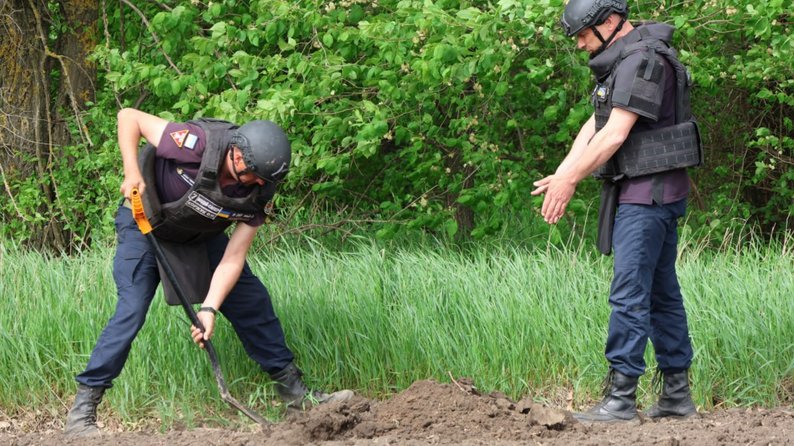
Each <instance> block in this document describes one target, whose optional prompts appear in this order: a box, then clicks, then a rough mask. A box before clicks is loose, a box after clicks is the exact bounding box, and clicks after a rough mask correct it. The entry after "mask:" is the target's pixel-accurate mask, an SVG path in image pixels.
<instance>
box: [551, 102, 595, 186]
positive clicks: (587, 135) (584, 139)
mask: <svg viewBox="0 0 794 446" xmlns="http://www.w3.org/2000/svg"><path fill="white" fill-rule="evenodd" d="M594 134H595V116H590V119H588V120H587V122H586V123H585V124H584V125H583V126H582V128H581V129H580V130H579V133H578V134H577V135H576V139H574V141H573V145H572V146H571V150H570V151H569V152H568V155H567V156H566V157H565V159H564V160H562V162H561V163H560V165H559V166H558V167H557V170H556V171H555V173H556V174H560V173H563V172H565V171H567V170H568V169H570V168H571V167H572V166H573V165H574V164H575V163H576V161H577V160H578V159H579V158H580V157H581V156H582V154H583V153H585V151H586V150H587V143H588V142H589V141H590V140H591V139H592V138H593V135H594Z"/></svg>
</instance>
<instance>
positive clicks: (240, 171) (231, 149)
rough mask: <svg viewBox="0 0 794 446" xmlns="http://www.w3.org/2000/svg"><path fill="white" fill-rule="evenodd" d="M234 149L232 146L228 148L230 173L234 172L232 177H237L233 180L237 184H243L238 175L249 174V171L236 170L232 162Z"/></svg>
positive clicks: (235, 164) (234, 163) (235, 165)
mask: <svg viewBox="0 0 794 446" xmlns="http://www.w3.org/2000/svg"><path fill="white" fill-rule="evenodd" d="M234 149H235V147H233V146H232V147H229V159H230V160H231V161H232V171H233V172H234V176H235V177H237V178H235V180H237V184H243V183H242V182H241V181H240V175H245V174H246V173H248V172H250V169H248V168H245V169H243V170H237V163H236V162H234ZM238 150H239V149H238Z"/></svg>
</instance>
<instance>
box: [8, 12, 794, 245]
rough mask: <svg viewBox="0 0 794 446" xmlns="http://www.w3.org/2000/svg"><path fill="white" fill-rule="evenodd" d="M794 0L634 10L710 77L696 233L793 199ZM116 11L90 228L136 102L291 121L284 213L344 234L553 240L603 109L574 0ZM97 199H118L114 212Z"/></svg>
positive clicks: (100, 49)
mask: <svg viewBox="0 0 794 446" xmlns="http://www.w3.org/2000/svg"><path fill="white" fill-rule="evenodd" d="M784 3H786V2H784V1H783V0H761V1H755V2H752V3H751V2H749V1H747V0H719V1H716V0H710V1H704V0H692V1H686V2H675V3H674V2H669V1H655V2H650V3H647V2H646V3H637V4H632V5H631V8H632V10H631V16H632V20H637V19H653V20H661V21H666V22H669V23H672V24H675V25H676V26H677V27H678V28H679V31H678V33H677V35H676V41H675V46H676V47H677V48H679V49H680V54H681V58H682V60H683V61H684V62H685V63H686V64H688V65H689V66H690V67H691V69H692V72H693V73H694V79H695V82H696V85H697V87H696V89H695V90H694V92H693V103H694V105H695V112H696V114H697V115H698V116H699V118H700V120H701V122H702V123H703V127H704V128H705V137H706V149H707V157H708V168H707V169H701V170H699V171H696V172H694V179H695V184H696V186H697V187H696V190H695V193H694V194H693V201H694V202H695V204H696V205H695V206H694V208H695V209H698V210H699V212H696V214H697V217H696V218H695V219H693V220H690V221H691V222H692V223H693V224H695V225H696V226H703V227H706V228H711V229H719V230H722V229H724V228H726V227H730V226H732V225H736V224H745V223H746V221H747V220H748V219H753V220H754V221H756V222H759V223H761V224H764V225H766V226H767V229H769V228H770V227H771V226H772V225H782V224H785V223H786V222H787V221H788V218H789V217H790V216H791V214H792V211H794V209H793V207H794V204H792V203H794V192H792V191H793V190H794V189H793V188H792V186H791V183H792V179H794V178H793V176H794V173H792V170H791V164H792V159H794V154H793V153H792V152H794V147H793V146H794V143H792V137H791V132H792V121H791V119H792V118H791V116H792V115H794V114H793V113H792V102H793V101H794V99H792V91H793V90H794V80H792V79H794V76H793V75H792V74H793V73H792V66H794V64H793V63H792V57H794V56H792V54H794V51H792V49H794V48H792V46H793V45H794V43H793V41H792V39H791V37H790V29H789V28H790V19H791V15H790V14H791V13H790V2H788V3H789V4H784ZM105 8H107V9H106V10H105V11H104V12H105V13H106V16H105V18H104V19H103V22H104V20H106V21H107V36H108V37H109V38H108V39H107V41H106V42H103V43H102V44H100V45H98V46H97V49H96V62H97V63H98V65H99V66H100V67H103V71H102V73H101V74H100V79H99V86H100V88H99V89H98V90H99V91H100V98H99V100H98V101H97V103H96V104H94V105H93V108H92V109H91V110H90V111H89V114H90V118H91V122H92V123H95V124H96V126H95V127H94V126H91V127H90V128H91V129H92V130H93V131H95V132H97V133H99V136H98V137H97V138H95V139H101V140H102V141H104V142H103V143H102V144H101V145H100V147H98V148H94V149H92V150H93V151H96V152H98V154H99V155H98V156H97V157H96V158H93V159H92V160H91V161H86V163H87V164H84V165H82V167H80V169H82V170H78V172H80V173H81V176H80V178H78V177H77V176H75V175H73V173H74V170H71V171H70V170H69V169H64V170H56V175H63V177H62V178H58V180H59V181H60V182H61V183H60V184H62V185H63V187H64V188H66V189H73V190H78V189H79V190H85V187H84V186H83V182H84V181H85V180H84V179H82V178H89V179H91V178H93V179H94V180H96V179H103V180H102V181H100V182H96V181H94V180H92V184H93V187H99V188H102V190H101V191H94V192H91V196H92V198H93V199H94V200H95V201H92V202H91V203H95V204H89V202H87V201H84V202H78V203H76V204H75V206H76V208H77V210H76V212H77V215H85V216H86V217H90V218H87V219H82V220H80V221H81V222H82V223H83V225H84V227H81V228H80V229H79V230H81V231H96V230H97V229H100V228H99V226H100V225H105V222H106V221H107V218H106V217H107V214H109V213H110V212H111V209H112V208H113V207H114V206H113V205H114V201H115V200H116V198H115V197H116V192H115V190H116V187H117V184H118V181H119V179H118V175H120V170H121V169H120V161H118V155H117V154H116V153H117V149H116V148H115V143H114V135H113V128H114V125H115V124H114V122H113V121H114V119H113V117H114V116H115V113H116V110H117V109H118V108H119V107H121V106H135V107H138V108H140V109H143V110H144V111H147V112H150V113H155V114H159V115H160V116H163V117H165V118H168V119H174V120H187V119H191V118H195V117H200V116H213V117H218V118H225V119H228V120H231V121H235V122H244V121H247V120H250V119H272V120H274V121H276V122H278V123H280V124H282V125H283V126H284V127H285V128H286V129H287V130H288V133H289V134H290V135H291V137H292V140H293V149H294V159H293V166H292V172H291V174H290V177H289V181H288V182H287V184H286V185H285V186H284V187H283V193H282V195H281V198H280V200H281V205H282V208H285V209H288V210H289V211H290V213H291V215H293V216H294V215H299V216H300V218H302V219H304V220H327V221H329V222H332V223H333V224H332V225H331V226H332V227H339V226H340V225H343V224H344V223H349V224H363V225H365V228H369V227H370V226H372V227H373V228H374V229H375V230H376V231H377V232H376V234H377V235H378V236H380V237H382V238H390V237H393V236H395V235H397V234H399V233H401V232H410V231H416V230H423V231H430V232H433V233H436V234H442V235H444V236H450V237H452V236H455V237H463V238H467V237H469V236H471V237H474V238H482V237H486V236H488V235H489V234H498V233H504V232H505V231H510V230H511V228H512V227H514V225H516V223H515V222H516V218H515V216H516V215H521V214H523V215H526V217H525V218H523V219H522V220H523V223H522V224H524V225H527V226H528V227H529V228H530V230H529V231H528V232H524V233H522V235H527V234H528V235H532V234H548V230H549V229H548V228H547V226H546V225H545V224H543V223H542V221H541V220H540V218H539V217H538V216H537V213H536V209H537V208H538V202H537V199H530V197H529V191H530V190H531V189H532V185H531V183H532V182H533V181H535V180H536V179H538V178H540V177H542V176H543V175H544V174H547V173H549V172H551V171H553V170H554V169H555V167H556V165H557V163H558V162H559V161H560V160H561V159H562V157H563V156H564V154H565V153H566V152H567V150H568V147H569V145H570V143H571V142H572V139H573V137H574V136H575V134H576V131H577V130H578V128H579V126H580V125H581V124H582V123H583V122H584V121H585V120H586V119H587V117H588V116H589V115H590V113H591V112H592V110H591V108H590V107H589V106H588V104H587V100H588V96H589V94H588V93H589V91H590V89H591V87H592V80H591V75H590V73H589V70H588V69H587V66H586V61H587V55H586V54H584V53H582V52H578V51H576V49H575V43H574V42H573V41H572V40H571V39H568V38H566V37H565V36H564V35H563V33H562V32H561V31H560V29H559V27H558V25H557V21H558V19H559V16H560V14H561V11H562V8H563V1H562V0H539V1H534V0H500V1H497V2H495V3H492V4H489V3H482V2H471V1H459V0H439V1H435V2H433V1H430V0H427V1H424V0H423V1H418V0H417V1H414V0H402V1H395V0H342V1H320V0H313V1H282V0H253V1H250V2H235V1H232V0H223V1H212V2H208V3H206V4H204V3H202V2H194V1H174V0H171V1H164V2H148V3H145V4H142V5H139V6H137V7H136V8H135V9H133V8H131V7H129V6H128V4H127V3H126V2H120V3H117V2H110V3H107V4H106V5H105ZM143 18H146V19H145V20H144V19H143ZM122 25H123V26H122ZM147 25H148V26H147ZM80 149H81V148H80V147H77V148H75V149H74V151H77V152H79V151H80ZM67 150H72V149H69V148H67ZM94 169H95V170H94ZM92 172H93V174H92ZM105 178H106V179H105ZM70 182H72V183H74V184H67V183H70ZM105 188H107V189H105ZM595 190H596V183H595V182H594V181H586V182H584V183H583V184H582V185H581V186H580V187H579V194H578V195H577V196H576V197H575V199H574V201H573V202H572V203H571V206H570V208H569V216H570V218H569V220H568V222H569V223H574V224H573V225H567V226H563V231H564V232H565V231H568V230H571V228H574V227H582V225H579V224H578V223H579V222H582V220H583V219H584V218H585V216H586V214H587V212H588V211H592V201H593V200H594V199H595V198H596V195H597V194H595V193H593V192H594V191H595ZM75 196H76V195H75ZM0 200H2V201H0V206H2V207H3V209H5V210H8V209H9V205H8V203H6V201H5V200H6V197H3V198H2V199H0ZM18 201H19V200H18ZM19 204H20V203H17V205H18V206H19ZM22 206H23V208H24V209H25V210H27V209H28V208H26V207H25V203H24V202H23V203H22ZM89 206H99V207H100V208H101V207H107V208H108V210H106V211H105V214H106V215H105V216H104V217H102V218H99V217H98V216H97V213H96V212H97V211H96V209H94V208H93V207H92V208H90V209H89V208H88V207H89ZM590 214H592V212H590ZM86 222H88V223H86ZM287 224H290V225H293V226H294V225H296V224H297V223H296V222H295V221H291V222H288V223H287ZM85 225H88V226H87V227H86V226H85ZM91 225H93V226H91ZM566 228H567V229H566ZM101 229H102V230H103V231H106V232H107V228H106V227H104V228H101ZM576 230H577V231H578V229H576ZM15 231H16V228H10V230H9V232H10V233H11V234H12V235H14V236H17V237H19V236H20V234H21V236H22V237H24V232H15ZM103 233H104V232H103ZM715 233H719V231H715ZM551 234H552V236H553V237H552V238H553V239H559V238H560V237H561V236H563V235H564V234H560V233H559V232H558V231H557V229H556V228H555V229H554V230H553V232H552V233H551Z"/></svg>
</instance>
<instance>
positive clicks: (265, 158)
mask: <svg viewBox="0 0 794 446" xmlns="http://www.w3.org/2000/svg"><path fill="white" fill-rule="evenodd" d="M229 144H230V145H233V146H236V147H237V148H238V149H240V151H241V152H242V154H243V161H245V167H246V168H247V169H248V170H249V171H251V172H252V173H253V174H254V175H256V176H258V177H259V178H262V179H263V180H266V181H273V182H278V181H281V180H282V179H284V177H285V176H286V175H287V172H289V163H290V159H291V158H292V152H291V150H290V144H289V140H288V139H287V135H286V134H285V133H284V130H282V129H281V127H279V126H278V125H276V124H275V123H273V122H271V121H251V122H249V123H246V124H243V125H242V127H240V128H238V129H237V130H234V134H233V135H232V139H231V141H230V142H229Z"/></svg>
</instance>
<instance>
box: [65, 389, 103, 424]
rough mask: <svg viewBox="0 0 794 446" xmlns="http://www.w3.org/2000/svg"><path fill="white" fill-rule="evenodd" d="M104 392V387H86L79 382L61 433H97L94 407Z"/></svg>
mask: <svg viewBox="0 0 794 446" xmlns="http://www.w3.org/2000/svg"><path fill="white" fill-rule="evenodd" d="M104 394H105V388H104V387H88V386H85V385H83V384H80V385H79V386H78V387H77V396H75V397H74V404H73V405H72V408H71V409H70V410H69V414H68V415H66V425H65V426H64V428H63V433H64V434H66V435H73V436H78V437H86V436H90V435H99V428H97V425H96V408H97V406H98V405H99V402H100V401H102V395H104Z"/></svg>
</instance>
